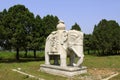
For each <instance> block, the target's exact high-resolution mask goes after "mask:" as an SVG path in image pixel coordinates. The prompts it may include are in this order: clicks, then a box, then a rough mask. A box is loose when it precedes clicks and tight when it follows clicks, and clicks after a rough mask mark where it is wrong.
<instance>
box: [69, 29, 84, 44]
mask: <svg viewBox="0 0 120 80" xmlns="http://www.w3.org/2000/svg"><path fill="white" fill-rule="evenodd" d="M81 40H83V33H82V32H80V31H76V30H69V31H68V44H69V45H76V44H78V45H79V44H81V43H82V42H81Z"/></svg>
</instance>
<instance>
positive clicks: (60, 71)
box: [40, 64, 87, 77]
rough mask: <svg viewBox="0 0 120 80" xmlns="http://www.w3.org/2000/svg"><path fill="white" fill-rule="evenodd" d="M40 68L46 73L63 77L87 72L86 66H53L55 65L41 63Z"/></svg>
mask: <svg viewBox="0 0 120 80" xmlns="http://www.w3.org/2000/svg"><path fill="white" fill-rule="evenodd" d="M40 70H41V71H44V72H46V73H50V74H53V75H59V76H64V77H72V76H74V75H79V74H83V73H87V67H85V66H82V67H72V66H67V67H61V66H55V65H45V64H43V65H41V66H40Z"/></svg>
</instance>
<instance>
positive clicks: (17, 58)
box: [16, 48, 19, 60]
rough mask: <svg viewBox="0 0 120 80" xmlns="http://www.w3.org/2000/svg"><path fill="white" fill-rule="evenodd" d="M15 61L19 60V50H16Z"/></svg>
mask: <svg viewBox="0 0 120 80" xmlns="http://www.w3.org/2000/svg"><path fill="white" fill-rule="evenodd" d="M16 60H19V48H17V49H16Z"/></svg>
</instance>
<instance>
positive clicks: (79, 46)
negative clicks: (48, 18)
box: [40, 21, 87, 77]
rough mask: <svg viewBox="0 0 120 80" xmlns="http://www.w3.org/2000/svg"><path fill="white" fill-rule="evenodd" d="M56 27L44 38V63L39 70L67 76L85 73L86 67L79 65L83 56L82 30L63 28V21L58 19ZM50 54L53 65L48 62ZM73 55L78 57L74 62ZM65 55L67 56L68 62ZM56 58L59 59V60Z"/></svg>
mask: <svg viewBox="0 0 120 80" xmlns="http://www.w3.org/2000/svg"><path fill="white" fill-rule="evenodd" d="M56 28H57V31H53V32H52V33H51V34H50V35H49V36H48V37H47V39H46V44H45V64H44V65H41V66H40V70H41V71H44V72H46V73H50V74H54V75H60V76H68V77H70V76H74V75H79V74H82V73H86V72H87V69H86V67H83V66H82V67H80V66H81V64H82V62H83V58H84V54H83V32H81V31H77V30H69V31H67V30H65V24H64V22H63V21H59V24H58V25H57V27H56ZM51 55H52V56H53V59H54V65H51V64H53V63H51V62H50V56H51ZM75 55H76V56H77V57H78V61H77V62H76V63H75V57H76V56H75ZM67 56H69V61H68V62H69V63H68V64H67ZM58 57H59V58H58ZM58 59H60V61H59V60H58ZM59 62H60V63H59ZM58 64H60V66H57V65H58ZM67 65H70V66H67Z"/></svg>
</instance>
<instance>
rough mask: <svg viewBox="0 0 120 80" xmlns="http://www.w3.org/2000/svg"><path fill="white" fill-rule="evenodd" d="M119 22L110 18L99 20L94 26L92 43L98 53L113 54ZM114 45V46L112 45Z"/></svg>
mask: <svg viewBox="0 0 120 80" xmlns="http://www.w3.org/2000/svg"><path fill="white" fill-rule="evenodd" d="M119 28H120V27H119V24H118V23H117V22H116V21H114V20H110V21H107V20H105V19H103V20H101V21H100V22H99V24H98V25H97V26H95V27H94V31H93V36H92V38H93V39H94V41H93V44H95V45H94V46H95V47H96V49H97V50H98V52H99V55H110V54H114V52H113V51H114V50H115V49H114V48H115V46H116V43H117V42H118V39H117V38H118V34H117V33H119ZM113 46H114V47H113Z"/></svg>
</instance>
